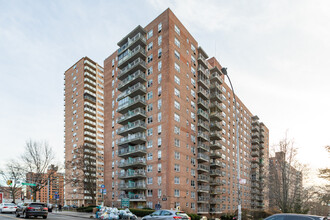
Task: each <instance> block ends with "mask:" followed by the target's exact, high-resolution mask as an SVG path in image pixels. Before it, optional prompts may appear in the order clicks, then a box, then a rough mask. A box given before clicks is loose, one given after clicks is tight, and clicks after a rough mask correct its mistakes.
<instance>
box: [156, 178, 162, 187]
mask: <svg viewBox="0 0 330 220" xmlns="http://www.w3.org/2000/svg"><path fill="white" fill-rule="evenodd" d="M157 183H158V185H161V184H162V177H161V176H159V177H157Z"/></svg>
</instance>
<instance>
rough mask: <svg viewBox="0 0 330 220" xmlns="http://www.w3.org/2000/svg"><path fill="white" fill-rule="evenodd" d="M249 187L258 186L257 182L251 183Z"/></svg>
mask: <svg viewBox="0 0 330 220" xmlns="http://www.w3.org/2000/svg"><path fill="white" fill-rule="evenodd" d="M251 188H259V183H257V182H253V183H251Z"/></svg>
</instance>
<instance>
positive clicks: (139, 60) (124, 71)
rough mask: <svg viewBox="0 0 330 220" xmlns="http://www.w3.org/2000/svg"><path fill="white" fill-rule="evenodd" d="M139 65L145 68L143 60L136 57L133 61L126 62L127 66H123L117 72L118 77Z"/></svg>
mask: <svg viewBox="0 0 330 220" xmlns="http://www.w3.org/2000/svg"><path fill="white" fill-rule="evenodd" d="M138 65H141V66H142V67H144V69H146V62H145V61H144V60H142V59H141V58H137V59H136V60H134V61H133V62H131V63H129V64H127V66H125V67H124V68H123V69H122V70H121V71H120V72H119V74H118V79H120V78H122V77H123V76H124V75H125V74H126V73H128V72H129V71H130V70H131V69H133V68H134V67H136V66H138Z"/></svg>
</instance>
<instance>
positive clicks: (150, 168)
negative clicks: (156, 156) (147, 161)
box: [147, 165, 152, 173]
mask: <svg viewBox="0 0 330 220" xmlns="http://www.w3.org/2000/svg"><path fill="white" fill-rule="evenodd" d="M147 172H148V173H150V172H152V165H148V166H147Z"/></svg>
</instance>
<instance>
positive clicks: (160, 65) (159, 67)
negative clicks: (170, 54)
mask: <svg viewBox="0 0 330 220" xmlns="http://www.w3.org/2000/svg"><path fill="white" fill-rule="evenodd" d="M161 69H162V61H159V62H158V71H160V70H161Z"/></svg>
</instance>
